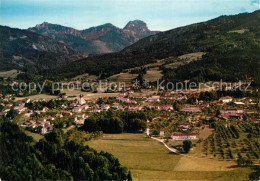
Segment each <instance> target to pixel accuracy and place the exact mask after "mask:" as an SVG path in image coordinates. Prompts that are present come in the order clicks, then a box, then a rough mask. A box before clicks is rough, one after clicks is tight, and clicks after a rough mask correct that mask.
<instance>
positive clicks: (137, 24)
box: [124, 20, 149, 32]
mask: <svg viewBox="0 0 260 181" xmlns="http://www.w3.org/2000/svg"><path fill="white" fill-rule="evenodd" d="M124 30H132V31H136V32H137V31H142V32H147V31H149V29H148V27H147V25H146V23H145V22H143V21H141V20H134V21H129V22H128V23H127V24H126V26H125V27H124Z"/></svg>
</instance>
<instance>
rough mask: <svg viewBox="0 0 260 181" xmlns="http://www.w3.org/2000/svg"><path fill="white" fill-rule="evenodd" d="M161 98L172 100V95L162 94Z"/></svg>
mask: <svg viewBox="0 0 260 181" xmlns="http://www.w3.org/2000/svg"><path fill="white" fill-rule="evenodd" d="M163 99H164V100H172V99H173V97H172V96H170V95H167V96H164V97H163Z"/></svg>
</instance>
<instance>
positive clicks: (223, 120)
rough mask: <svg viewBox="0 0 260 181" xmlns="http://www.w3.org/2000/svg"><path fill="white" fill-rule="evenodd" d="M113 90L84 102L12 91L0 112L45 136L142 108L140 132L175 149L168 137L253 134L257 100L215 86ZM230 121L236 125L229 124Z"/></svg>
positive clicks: (194, 138)
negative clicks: (144, 117) (143, 119)
mask: <svg viewBox="0 0 260 181" xmlns="http://www.w3.org/2000/svg"><path fill="white" fill-rule="evenodd" d="M117 93H118V94H117V96H116V97H110V96H106V93H104V94H103V95H104V96H103V97H100V98H98V99H93V100H85V98H84V96H83V95H84V93H82V95H80V96H79V97H75V98H70V97H69V96H68V95H66V94H61V95H60V97H59V98H56V99H51V100H49V101H46V100H40V99H34V100H30V99H29V98H25V99H22V100H19V101H16V99H15V97H14V95H11V94H7V95H2V94H1V95H0V101H1V106H2V109H1V112H0V115H1V116H7V117H9V118H13V121H17V120H19V121H18V122H17V124H18V125H19V126H20V127H22V128H24V129H26V130H29V131H31V132H34V133H39V134H46V133H49V132H51V131H53V130H54V129H56V128H63V129H67V128H74V127H84V123H85V122H86V121H88V120H87V118H89V117H91V116H93V115H98V114H101V113H102V112H108V111H110V112H133V113H138V112H144V114H146V115H149V116H147V120H146V126H145V127H146V130H144V129H145V128H144V129H142V130H140V131H141V132H146V134H147V135H148V136H155V137H159V138H161V139H164V140H167V142H168V143H170V144H169V145H171V146H173V147H174V146H175V147H176V146H177V147H176V148H178V146H179V145H174V144H173V145H172V143H174V140H175V142H178V141H184V140H192V141H193V142H194V143H195V141H196V142H198V141H199V142H203V144H206V143H205V142H207V140H208V139H210V138H211V137H215V136H216V134H219V130H218V128H217V127H221V129H223V131H224V130H226V131H224V132H225V133H223V134H229V133H228V132H230V134H231V137H232V136H233V135H237V134H239V132H240V133H241V134H244V133H243V131H242V130H243V129H250V130H251V131H248V130H247V131H245V133H247V134H246V135H247V137H249V134H250V135H251V137H255V136H257V135H258V126H259V123H260V117H259V106H258V104H259V103H258V101H259V100H258V99H253V98H249V97H237V98H235V97H231V96H229V95H225V94H227V92H222V94H223V93H224V94H223V95H221V96H218V95H217V90H216V91H212V92H199V91H198V90H196V89H191V90H186V91H155V90H154V89H152V87H151V86H150V87H149V88H136V87H134V86H129V87H127V88H126V89H125V90H124V89H120V90H117ZM231 123H232V124H231ZM234 124H235V125H236V126H232V125H234ZM242 127H244V128H242ZM205 130H208V132H209V133H207V135H206V136H204V137H203V138H202V136H201V132H205ZM213 130H214V132H216V133H213ZM233 137H236V136H233ZM256 138H257V137H256ZM258 146H259V145H256V148H257V150H258V151H257V150H255V151H253V152H252V153H251V152H250V154H252V155H253V156H251V157H253V158H258V157H259V147H258ZM205 149H208V148H206V147H205ZM204 152H205V150H204ZM234 152H237V150H236V151H234ZM205 153H206V152H205ZM212 153H213V154H216V153H217V152H216V151H215V152H212ZM206 154H209V153H206ZM204 156H205V155H204ZM251 157H250V158H251Z"/></svg>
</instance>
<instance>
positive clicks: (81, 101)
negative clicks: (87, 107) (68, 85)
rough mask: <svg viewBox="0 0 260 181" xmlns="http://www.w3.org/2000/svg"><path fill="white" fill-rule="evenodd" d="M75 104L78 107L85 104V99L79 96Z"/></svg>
mask: <svg viewBox="0 0 260 181" xmlns="http://www.w3.org/2000/svg"><path fill="white" fill-rule="evenodd" d="M77 104H78V105H83V104H86V101H85V99H84V98H83V96H82V95H80V97H79V99H78V100H77Z"/></svg>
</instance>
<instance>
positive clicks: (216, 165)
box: [87, 134, 250, 180]
mask: <svg viewBox="0 0 260 181" xmlns="http://www.w3.org/2000/svg"><path fill="white" fill-rule="evenodd" d="M87 144H88V145H90V146H91V147H93V148H95V149H97V150H98V151H100V150H104V151H107V152H110V153H112V154H113V155H115V156H116V157H117V158H119V160H120V163H122V164H123V165H124V166H126V167H128V168H129V169H130V170H131V172H132V175H133V178H134V179H135V180H139V179H140V180H144V179H148V180H150V179H154V180H156V179H159V180H232V179H233V178H236V179H237V180H245V179H247V175H248V174H249V172H250V170H249V169H247V168H243V169H241V168H233V167H232V165H234V164H235V163H234V162H225V161H216V160H204V159H198V158H188V157H183V156H179V155H174V154H171V153H169V152H168V150H167V149H166V148H165V147H164V146H162V145H161V144H160V143H158V142H156V141H154V140H151V139H149V138H145V136H144V135H142V134H118V135H114V134H111V135H107V134H105V135H104V137H103V138H102V139H97V140H92V141H90V142H88V143H87Z"/></svg>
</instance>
